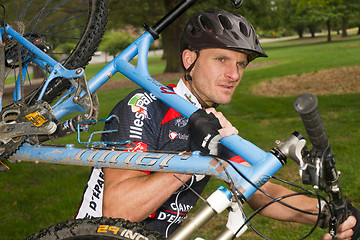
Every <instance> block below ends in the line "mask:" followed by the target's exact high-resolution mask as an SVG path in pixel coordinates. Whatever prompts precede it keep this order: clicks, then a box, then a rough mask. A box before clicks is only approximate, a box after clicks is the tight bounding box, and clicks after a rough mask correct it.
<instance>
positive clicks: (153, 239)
mask: <svg viewBox="0 0 360 240" xmlns="http://www.w3.org/2000/svg"><path fill="white" fill-rule="evenodd" d="M26 239H27V240H35V239H38V240H45V239H46V240H48V239H62V240H95V239H97V240H115V239H120V240H160V239H166V238H165V237H164V236H162V235H161V234H160V233H158V232H156V231H154V230H151V229H149V228H147V227H146V226H144V225H143V224H141V223H134V222H129V221H126V220H124V219H121V218H116V219H112V218H105V217H101V218H92V219H77V220H75V221H67V222H65V223H59V224H57V225H56V226H52V227H49V228H47V229H43V230H41V231H40V232H39V233H35V234H34V235H32V236H31V237H28V238H26Z"/></svg>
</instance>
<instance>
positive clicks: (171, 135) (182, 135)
mask: <svg viewBox="0 0 360 240" xmlns="http://www.w3.org/2000/svg"><path fill="white" fill-rule="evenodd" d="M169 138H170V139H171V140H174V139H176V138H177V139H180V140H188V139H189V134H185V133H177V132H174V131H171V130H169Z"/></svg>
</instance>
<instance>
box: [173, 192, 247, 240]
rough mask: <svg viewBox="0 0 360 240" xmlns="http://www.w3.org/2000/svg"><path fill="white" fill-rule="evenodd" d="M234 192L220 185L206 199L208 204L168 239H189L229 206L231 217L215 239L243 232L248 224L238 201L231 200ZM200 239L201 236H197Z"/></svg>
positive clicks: (224, 238) (222, 239)
mask: <svg viewBox="0 0 360 240" xmlns="http://www.w3.org/2000/svg"><path fill="white" fill-rule="evenodd" d="M231 198H232V194H231V193H230V191H229V190H227V189H226V188H224V187H219V188H218V189H217V190H216V191H215V192H214V193H213V194H211V195H210V197H209V198H208V199H207V200H206V204H205V205H204V206H203V207H201V208H200V209H199V210H198V211H196V213H194V215H192V216H191V217H190V218H189V219H188V220H187V221H186V222H185V223H184V224H183V225H182V226H181V227H180V228H179V229H178V230H176V231H175V232H174V233H173V234H172V235H171V236H170V237H168V238H167V239H168V240H184V239H189V238H190V237H191V236H192V235H193V234H194V233H195V232H196V231H197V230H199V229H200V228H201V227H202V226H203V225H205V224H206V223H207V222H208V221H209V220H210V219H211V218H213V217H214V216H215V215H217V214H219V213H221V212H222V211H224V210H225V209H227V208H229V209H230V212H229V217H228V222H227V224H226V227H225V229H224V230H223V231H222V232H221V233H220V234H219V235H217V237H216V238H215V240H231V239H234V237H235V236H236V237H239V236H240V235H241V234H243V233H244V232H245V231H246V229H247V226H246V225H245V224H244V223H245V219H244V216H243V213H242V209H241V208H240V206H239V204H240V203H238V202H232V201H231ZM197 239H199V240H200V238H197Z"/></svg>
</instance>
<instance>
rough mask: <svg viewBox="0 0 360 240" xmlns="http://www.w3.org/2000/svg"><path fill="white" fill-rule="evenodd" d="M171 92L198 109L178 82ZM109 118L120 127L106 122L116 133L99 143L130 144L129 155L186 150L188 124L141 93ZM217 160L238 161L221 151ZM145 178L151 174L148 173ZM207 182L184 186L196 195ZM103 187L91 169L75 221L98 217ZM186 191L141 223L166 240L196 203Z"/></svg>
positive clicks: (200, 180) (204, 178)
mask: <svg viewBox="0 0 360 240" xmlns="http://www.w3.org/2000/svg"><path fill="white" fill-rule="evenodd" d="M173 90H174V92H175V93H177V94H179V95H180V96H183V97H184V98H186V99H187V100H188V101H190V102H191V103H192V104H194V105H195V106H197V107H200V104H199V102H198V101H197V99H196V98H195V97H194V96H193V95H192V94H191V93H190V91H189V90H188V89H187V87H186V86H185V84H184V82H183V81H182V80H180V81H179V83H178V85H177V86H174V88H173ZM110 115H117V116H118V117H119V120H120V124H119V123H118V122H117V121H116V119H115V118H113V119H112V120H110V121H109V122H107V123H106V125H105V129H107V130H108V129H116V130H118V131H117V132H116V133H106V134H103V136H102V140H103V141H114V142H115V141H116V142H119V141H125V140H131V141H133V142H134V143H135V147H133V148H132V151H149V150H166V151H177V152H181V151H189V150H190V138H191V136H190V134H189V129H188V124H187V123H188V120H187V119H186V118H185V117H183V116H181V115H180V114H179V113H178V112H177V111H175V110H174V109H172V108H170V107H169V106H167V105H166V104H165V103H163V102H162V101H160V100H158V99H157V98H156V97H155V96H154V95H153V94H151V93H149V92H147V91H145V90H143V89H138V90H135V91H133V92H132V93H130V94H129V95H128V96H127V97H126V98H125V99H123V100H122V101H120V102H119V103H118V104H117V105H116V106H115V107H114V109H113V110H112V112H111V113H110ZM221 157H222V158H226V159H231V158H233V159H234V158H239V157H237V156H235V154H234V153H232V152H231V151H230V150H228V149H227V148H223V149H222V150H221ZM147 174H151V172H148V173H147ZM208 180H209V176H199V175H195V176H192V178H191V179H190V180H189V181H188V182H187V185H188V187H191V188H192V189H193V190H195V191H196V192H198V193H199V194H200V193H201V192H202V190H203V189H204V187H205V185H206V183H207V182H208ZM103 187H104V174H103V172H102V169H101V168H96V167H95V168H93V169H92V172H91V174H90V178H89V181H88V184H87V187H86V189H85V192H84V195H83V200H82V203H81V205H80V208H79V211H78V213H77V215H76V218H90V217H99V216H102V197H103V189H104V188H103ZM188 187H185V186H183V187H181V188H180V189H179V190H178V191H176V192H175V193H174V194H173V195H172V196H171V197H170V198H169V199H168V200H167V201H166V202H165V203H164V204H163V205H162V206H161V207H160V208H159V209H158V210H157V211H156V212H154V213H153V214H151V215H150V216H149V217H148V218H147V219H145V220H144V221H143V222H144V223H145V224H146V225H147V226H149V227H151V228H153V229H155V230H157V231H159V232H161V233H163V234H164V235H166V236H168V235H170V234H171V233H172V232H173V231H174V230H176V228H177V227H178V226H180V224H181V222H182V221H183V220H184V219H185V218H186V216H187V214H188V212H189V210H190V209H191V208H192V207H193V206H194V205H195V203H196V201H197V199H198V197H197V196H196V194H194V193H193V191H191V190H190V189H188Z"/></svg>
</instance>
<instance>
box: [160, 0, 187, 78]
mask: <svg viewBox="0 0 360 240" xmlns="http://www.w3.org/2000/svg"><path fill="white" fill-rule="evenodd" d="M176 5H177V2H176V1H168V0H164V6H165V9H166V11H170V10H171V9H173V7H175V6H176ZM185 21H186V14H183V15H182V16H180V17H179V18H178V19H177V20H176V21H175V22H174V23H172V24H171V25H170V26H169V27H168V28H167V29H166V30H165V31H164V32H163V34H162V41H163V42H162V43H163V49H164V54H165V57H166V68H165V72H180V71H181V69H182V65H181V62H180V36H181V34H182V31H183V28H184V22H185Z"/></svg>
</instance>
